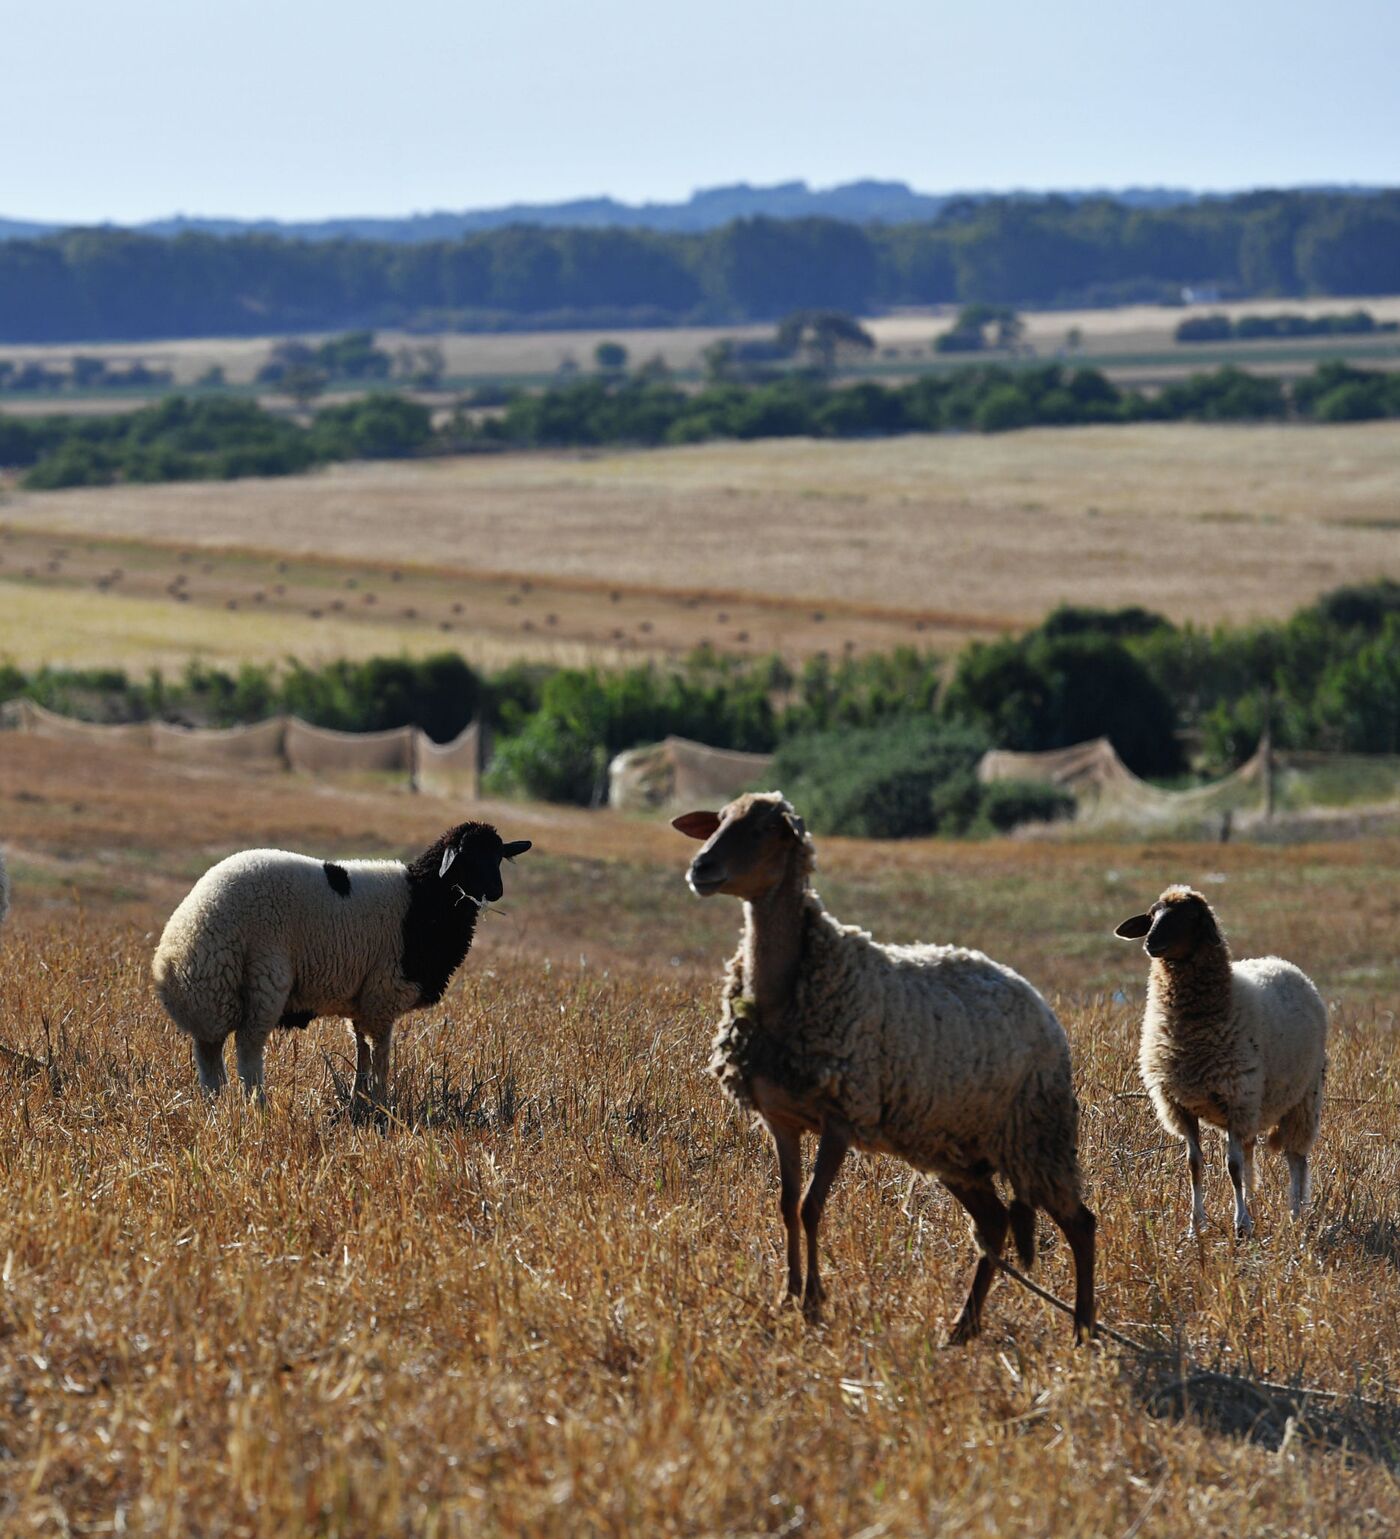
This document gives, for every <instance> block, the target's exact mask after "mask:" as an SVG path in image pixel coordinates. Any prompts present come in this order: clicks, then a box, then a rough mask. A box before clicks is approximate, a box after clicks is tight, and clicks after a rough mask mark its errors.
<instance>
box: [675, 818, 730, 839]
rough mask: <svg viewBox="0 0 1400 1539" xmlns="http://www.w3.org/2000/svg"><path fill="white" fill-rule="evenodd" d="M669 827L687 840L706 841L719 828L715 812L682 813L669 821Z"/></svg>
mask: <svg viewBox="0 0 1400 1539" xmlns="http://www.w3.org/2000/svg"><path fill="white" fill-rule="evenodd" d="M671 827H672V828H674V829H675V830H676V831H677V833H682V834H684V835H685V836H686V838H687V839H708V838H709V837H710V835H711V834H712V833H714V831H715V829H717V828H718V827H719V813H717V812H683V813H681V815H680V817H678V818H672V819H671Z"/></svg>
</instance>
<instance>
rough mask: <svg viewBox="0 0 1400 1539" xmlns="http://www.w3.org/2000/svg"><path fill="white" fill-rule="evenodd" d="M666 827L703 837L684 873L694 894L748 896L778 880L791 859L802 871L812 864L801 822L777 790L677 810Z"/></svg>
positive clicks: (755, 895) (758, 893)
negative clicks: (719, 805) (711, 808)
mask: <svg viewBox="0 0 1400 1539" xmlns="http://www.w3.org/2000/svg"><path fill="white" fill-rule="evenodd" d="M671 827H672V828H674V829H677V830H679V832H681V833H683V834H685V835H686V836H687V837H689V838H691V839H703V840H704V841H705V847H704V849H702V850H701V851H700V853H699V854H698V855H696V857H695V859H694V860H692V861H691V863H690V868H689V870H688V871H687V872H686V876H685V879H686V881H687V882H688V883H689V884H690V890H691V891H692V892H693V893H695V894H696V896H697V897H701V898H708V897H709V896H710V895H711V894H712V893H717V892H724V893H729V894H730V895H731V896H733V897H735V898H744V899H747V900H749V901H753V900H755V899H758V898H761V897H763V896H764V895H765V894H766V893H769V892H771V891H772V890H773V888H774V887H776V886H777V885H778V883H779V882H781V881H782V880H783V878H784V876H786V875H787V872H788V870H789V866H790V863H791V862H792V860H793V859H794V858H796V859H797V860H799V861H801V863H802V872H803V874H804V875H805V874H806V873H807V872H808V871H810V870H811V869H812V866H813V864H814V863H815V858H816V857H815V852H814V851H813V848H812V841H811V839H809V838H808V837H807V829H806V825H805V824H804V823H803V821H802V819H801V818H800V817H798V815H797V813H796V812H794V811H793V808H792V804H791V803H790V802H788V801H785V800H784V798H783V795H782V792H780V791H754V792H750V793H749V794H748V795H747V796H741V797H739V798H738V799H737V800H736V801H732V802H730V803H729V805H728V806H727V807H725V808H724V809H723V810H722V811H720V812H686V813H682V814H681V816H680V817H678V818H673V819H672V820H671Z"/></svg>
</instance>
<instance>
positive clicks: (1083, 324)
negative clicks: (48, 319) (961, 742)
mask: <svg viewBox="0 0 1400 1539" xmlns="http://www.w3.org/2000/svg"><path fill="white" fill-rule="evenodd" d="M1358 308H1362V309H1366V310H1369V311H1370V312H1371V314H1372V315H1373V316H1374V317H1375V318H1376V320H1377V321H1394V320H1400V296H1395V295H1381V296H1377V297H1371V298H1365V297H1363V298H1358V299H1350V298H1349V299H1301V300H1300V299H1287V300H1284V299H1254V300H1242V301H1235V302H1231V303H1219V304H1193V305H1122V306H1119V307H1117V308H1114V309H1099V310H1027V311H1023V312H1022V315H1021V318H1022V321H1023V323H1024V326H1025V333H1024V338H1023V340H1024V342H1025V343H1026V344H1029V346H1030V347H1032V348H1034V350H1035V353H1036V355H1037V356H1038V357H1040V358H1044V359H1049V358H1055V357H1058V356H1061V355H1063V354H1064V353H1065V350H1066V338H1067V336H1068V334H1069V332H1070V331H1071V330H1072V329H1076V330H1077V331H1078V333H1079V344H1078V346H1077V347H1076V348H1075V349H1074V351H1073V356H1074V358H1076V359H1083V360H1084V361H1086V362H1089V363H1092V364H1094V365H1095V366H1096V367H1100V368H1104V369H1106V370H1107V371H1108V372H1109V373H1110V374H1111V375H1112V376H1113V377H1114V378H1116V379H1119V380H1122V381H1123V382H1125V383H1136V382H1139V381H1140V380H1143V379H1156V378H1161V377H1165V376H1167V375H1172V374H1177V373H1184V372H1186V371H1188V370H1190V369H1193V368H1200V367H1204V366H1206V362H1205V361H1206V360H1210V362H1211V364H1212V365H1213V363H1214V362H1215V361H1216V359H1217V357H1218V355H1221V354H1227V355H1228V356H1230V357H1232V358H1234V359H1236V360H1237V361H1239V362H1241V363H1243V364H1246V365H1247V366H1251V367H1252V366H1255V365H1258V366H1259V367H1260V368H1268V367H1269V365H1270V362H1271V360H1279V359H1286V360H1287V362H1286V364H1285V365H1284V367H1285V369H1286V371H1287V372H1291V373H1298V372H1304V371H1305V370H1306V369H1308V368H1311V366H1312V363H1313V361H1315V360H1318V359H1322V358H1336V357H1346V358H1349V359H1352V360H1353V361H1355V362H1358V363H1367V364H1370V365H1371V366H1379V367H1387V366H1388V367H1395V366H1396V365H1397V364H1400V338H1397V337H1396V336H1394V335H1381V336H1340V337H1320V338H1305V339H1299V338H1290V339H1283V340H1279V341H1260V342H1251V343H1243V344H1241V343H1234V344H1225V345H1223V346H1215V347H1202V346H1199V345H1182V344H1180V343H1178V342H1177V341H1176V340H1175V333H1176V328H1177V326H1178V325H1179V324H1180V323H1181V321H1183V320H1185V319H1187V318H1188V317H1191V316H1200V315H1207V314H1209V315H1219V314H1227V315H1230V316H1231V317H1232V318H1236V319H1238V318H1239V317H1241V316H1246V315H1276V314H1278V313H1279V312H1281V311H1285V312H1287V313H1288V314H1290V315H1336V314H1340V313H1341V312H1343V311H1347V310H1354V309H1358ZM956 314H957V308H956V307H955V306H952V305H945V306H941V307H937V308H932V309H928V310H908V311H900V312H898V313H895V314H892V315H881V316H873V317H868V318H866V319H865V320H864V321H863V322H862V324H863V325H864V326H865V327H866V329H867V330H868V331H869V332H870V334H871V335H872V336H873V337H874V338H875V342H876V345H877V347H878V349H879V352H878V354H877V356H876V358H875V359H874V360H872V361H871V362H870V363H869V364H868V365H867V364H860V363H857V369H858V371H859V372H864V371H865V370H866V369H867V368H873V369H877V370H879V371H880V372H896V373H899V372H908V373H914V372H918V371H919V370H921V369H928V368H932V367H938V368H944V367H951V368H956V367H960V366H963V365H965V364H966V363H967V362H968V360H967V358H966V357H965V356H963V357H953V356H949V355H946V354H937V353H935V352H934V351H933V346H932V344H933V339H934V338H935V337H936V336H939V335H940V334H941V333H943V332H945V331H948V330H950V329H951V327H952V325H953V321H954V319H955V317H956ZM772 334H773V328H772V327H771V326H763V325H736V326H672V327H660V328H648V329H641V330H632V331H621V330H617V329H616V328H614V329H612V330H602V331H517V332H500V333H489V332H487V333H463V332H445V333H442V334H439V335H436V336H431V337H429V336H427V335H424V334H421V333H418V332H413V333H408V332H396V331H380V332H378V333H377V343H378V345H379V346H380V347H382V348H384V349H385V350H386V351H388V352H389V353H391V354H393V353H396V352H397V351H398V350H399V349H400V348H402V347H410V348H417V347H421V346H422V345H423V344H424V343H425V342H429V341H431V342H434V343H436V345H437V346H438V347H440V348H441V349H442V353H443V360H444V363H445V365H446V373H447V375H448V376H449V378H451V379H453V380H459V381H463V382H466V381H473V380H483V379H511V378H517V379H526V380H543V379H548V378H550V377H551V376H556V375H558V374H559V371H560V370H561V368H563V369H568V368H581V369H584V370H588V369H591V368H592V367H593V352H594V349H595V348H596V347H597V345H598V343H599V342H604V341H616V342H621V343H622V344H623V345H624V346H625V347H626V348H627V350H628V354H629V357H630V361H631V362H632V363H633V364H640V363H642V362H644V361H646V360H648V359H651V358H661V359H662V360H663V361H664V362H665V364H666V366H667V367H668V368H670V369H672V370H675V371H677V372H679V373H680V374H682V375H684V376H695V375H698V374H699V373H700V371H701V369H702V367H703V362H704V359H703V354H704V351H705V349H706V348H707V347H708V346H710V344H711V343H713V342H715V341H717V340H718V339H719V338H721V337H735V338H741V339H745V340H757V339H759V338H763V339H767V338H769V337H771V336H772ZM320 339H321V338H320V335H319V334H318V335H317V336H314V337H310V338H309V340H312V341H319V340H320ZM279 340H281V339H280V338H276V337H190V338H182V339H176V340H169V341H161V342H142V343H130V342H112V343H92V344H82V345H75V344H69V343H63V344H52V345H51V344H28V345H25V344H18V343H16V344H5V345H2V346H0V358H9V359H13V360H14V361H15V362H17V363H21V364H22V363H27V362H39V363H43V364H46V365H48V366H49V367H51V368H65V367H66V366H67V364H68V362H69V360H70V359H71V357H72V355H73V354H74V353H82V354H84V355H85V356H88V357H94V358H101V359H102V360H104V362H106V363H107V364H108V365H109V366H110V367H114V368H127V367H129V366H130V365H132V364H133V363H143V364H145V365H146V366H147V367H148V368H152V369H168V370H169V371H170V372H171V373H172V375H173V376H174V379H175V383H176V385H177V387H184V388H188V387H189V386H191V385H193V384H194V383H195V382H196V381H197V380H198V379H199V378H200V376H201V375H202V374H204V373H205V371H206V370H208V369H210V368H212V367H215V366H217V367H219V368H222V369H223V370H224V371H225V374H226V377H227V379H228V381H229V382H230V383H231V384H235V385H248V384H251V383H252V382H253V379H254V376H255V375H256V373H257V371H258V369H259V368H260V367H261V365H262V364H263V363H265V362H266V360H267V355H268V351H269V349H270V348H271V347H272V346H273V345H274V344H275V343H276V342H277V341H279ZM1149 360H1150V362H1149ZM98 398H99V399H100V398H101V397H100V395H99V397H98ZM106 399H108V400H111V399H113V395H112V393H111V392H108V394H107V396H106ZM12 401H13V404H14V405H15V406H17V407H22V404H23V401H24V397H23V396H15V397H13V398H7V399H6V401H5V407H6V409H7V410H8V409H9V408H10V406H11V404H12ZM48 409H52V402H50V403H49V408H48Z"/></svg>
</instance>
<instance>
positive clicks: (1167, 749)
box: [943, 631, 1184, 776]
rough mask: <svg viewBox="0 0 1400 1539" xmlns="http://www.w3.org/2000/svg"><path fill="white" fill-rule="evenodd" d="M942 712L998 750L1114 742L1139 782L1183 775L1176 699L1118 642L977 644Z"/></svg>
mask: <svg viewBox="0 0 1400 1539" xmlns="http://www.w3.org/2000/svg"><path fill="white" fill-rule="evenodd" d="M943 709H944V711H945V712H946V714H947V715H948V716H949V717H950V718H952V719H953V720H956V721H964V722H967V723H969V724H971V725H973V726H975V727H976V728H977V729H978V730H979V731H980V732H981V733H982V734H983V735H984V736H985V737H986V738H987V739H988V740H989V741H991V742H994V743H995V744H996V745H997V746H998V747H999V748H1013V749H1021V750H1024V751H1039V750H1042V749H1047V748H1066V747H1068V746H1069V745H1070V744H1072V743H1082V742H1084V741H1086V740H1087V739H1089V738H1095V737H1108V738H1111V739H1112V740H1113V744H1114V746H1115V747H1116V748H1117V750H1118V753H1119V755H1120V756H1121V758H1122V759H1123V762H1124V763H1125V764H1126V765H1127V766H1128V767H1129V769H1131V770H1133V771H1134V773H1136V774H1139V775H1144V776H1150V775H1159V776H1160V775H1173V774H1176V773H1178V772H1179V771H1180V770H1181V769H1182V768H1183V767H1184V766H1183V762H1182V756H1181V748H1180V745H1179V744H1178V741H1177V736H1176V732H1177V712H1176V709H1175V707H1174V705H1173V702H1172V700H1171V698H1170V696H1169V695H1168V694H1167V692H1166V691H1165V690H1164V689H1162V688H1161V687H1160V685H1158V684H1157V682H1156V681H1155V680H1154V679H1153V678H1152V676H1151V675H1150V673H1149V672H1148V670H1147V669H1146V668H1145V667H1144V666H1143V664H1142V663H1141V662H1140V661H1139V660H1138V659H1137V658H1136V657H1135V656H1134V655H1133V654H1132V653H1131V652H1130V651H1129V650H1128V649H1127V647H1125V646H1124V645H1123V644H1122V643H1121V642H1119V641H1117V640H1115V639H1114V638H1113V637H1112V636H1111V635H1102V634H1095V633H1093V632H1080V633H1078V634H1074V635H1068V636H1066V635H1058V636H1056V635H1046V634H1045V633H1044V632H1042V631H1032V632H1031V633H1030V634H1029V635H1027V636H1023V637H1018V638H1011V637H1007V638H1005V639H1004V640H1001V641H993V642H973V643H972V645H971V646H970V647H969V648H968V649H967V650H966V651H965V652H964V653H963V654H962V656H961V657H960V658H959V659H958V664H957V668H956V671H955V672H954V675H953V678H952V681H951V683H950V684H949V686H948V691H947V694H946V696H945V698H944V702H943Z"/></svg>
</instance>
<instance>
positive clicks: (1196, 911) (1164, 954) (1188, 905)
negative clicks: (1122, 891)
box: [1113, 887, 1225, 962]
mask: <svg viewBox="0 0 1400 1539" xmlns="http://www.w3.org/2000/svg"><path fill="white" fill-rule="evenodd" d="M1113 933H1114V934H1115V935H1121V936H1122V937H1123V938H1124V939H1125V940H1138V939H1139V938H1141V939H1142V949H1143V950H1144V951H1145V952H1146V953H1147V954H1148V956H1150V957H1156V958H1158V959H1160V960H1161V961H1164V962H1184V961H1185V960H1186V959H1187V958H1188V957H1192V956H1194V955H1195V954H1196V952H1197V950H1198V949H1199V948H1200V947H1202V946H1223V945H1224V944H1225V942H1224V940H1223V939H1222V937H1221V934H1220V927H1219V926H1218V925H1217V924H1216V922H1215V915H1214V914H1213V913H1212V912H1211V907H1210V904H1209V903H1207V902H1206V900H1205V899H1204V898H1203V897H1202V896H1201V894H1200V893H1198V892H1192V891H1191V889H1190V888H1189V887H1168V888H1167V890H1166V891H1165V892H1164V893H1163V894H1162V896H1161V897H1160V898H1158V899H1157V901H1156V902H1155V903H1154V904H1153V905H1152V907H1151V908H1150V909H1148V911H1147V912H1146V913H1145V914H1134V915H1133V917H1132V918H1131V919H1125V920H1124V921H1123V923H1122V924H1120V925H1119V926H1118V928H1117V929H1116V930H1115V931H1114V932H1113Z"/></svg>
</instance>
